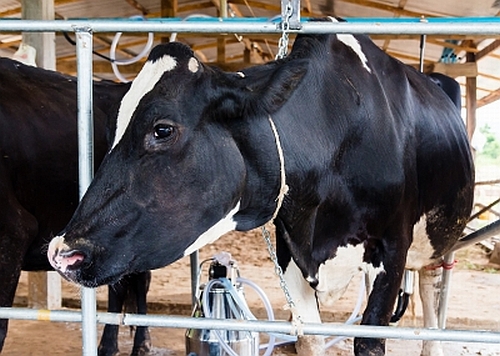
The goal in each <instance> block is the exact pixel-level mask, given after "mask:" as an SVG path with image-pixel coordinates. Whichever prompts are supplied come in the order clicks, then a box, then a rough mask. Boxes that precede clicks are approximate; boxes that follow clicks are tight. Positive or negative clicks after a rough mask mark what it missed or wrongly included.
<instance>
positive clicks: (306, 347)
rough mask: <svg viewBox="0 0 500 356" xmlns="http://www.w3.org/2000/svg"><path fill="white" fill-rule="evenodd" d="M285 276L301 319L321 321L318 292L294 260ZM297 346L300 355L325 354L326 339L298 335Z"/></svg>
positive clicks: (307, 321) (309, 321)
mask: <svg viewBox="0 0 500 356" xmlns="http://www.w3.org/2000/svg"><path fill="white" fill-rule="evenodd" d="M284 278H285V281H286V283H287V285H288V288H289V291H290V295H291V297H292V299H293V302H294V304H295V307H296V312H297V314H298V316H300V319H301V320H302V321H303V322H305V323H321V318H320V315H319V309H318V303H317V300H316V292H315V290H314V289H313V288H312V287H311V286H310V285H309V283H308V282H307V281H306V280H305V279H304V277H303V276H302V273H301V271H300V269H299V268H298V267H297V265H296V264H295V262H294V261H293V260H292V261H290V263H289V264H288V267H287V268H286V271H285V273H284ZM295 348H296V351H297V354H298V355H299V356H319V355H323V354H324V348H325V341H324V338H323V337H322V336H319V335H303V336H299V337H298V340H297V343H296V344H295Z"/></svg>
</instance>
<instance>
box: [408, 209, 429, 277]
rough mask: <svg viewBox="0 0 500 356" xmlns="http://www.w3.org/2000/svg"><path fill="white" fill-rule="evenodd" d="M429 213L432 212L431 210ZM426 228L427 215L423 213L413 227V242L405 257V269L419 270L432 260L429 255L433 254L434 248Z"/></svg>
mask: <svg viewBox="0 0 500 356" xmlns="http://www.w3.org/2000/svg"><path fill="white" fill-rule="evenodd" d="M429 214H432V211H430V212H429ZM426 228H427V215H426V214H424V215H422V216H421V217H420V220H419V221H418V222H417V223H416V224H415V226H414V227H413V242H412V243H411V246H410V248H409V250H408V255H407V257H406V269H411V270H420V269H421V268H422V267H424V266H428V265H430V264H431V263H432V262H433V260H432V259H431V258H430V257H431V256H432V255H433V254H434V248H433V247H432V245H431V240H430V239H429V236H428V235H427V231H426Z"/></svg>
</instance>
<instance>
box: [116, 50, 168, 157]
mask: <svg viewBox="0 0 500 356" xmlns="http://www.w3.org/2000/svg"><path fill="white" fill-rule="evenodd" d="M176 65H177V61H176V60H175V58H173V57H172V56H168V55H165V56H163V57H161V58H158V59H157V60H156V61H154V62H151V61H147V62H146V63H144V66H143V67H142V69H141V71H140V72H139V74H138V75H137V77H136V78H135V79H134V81H133V82H132V85H131V86H130V89H129V91H128V92H127V93H126V94H125V96H124V97H123V99H122V101H121V104H120V109H119V110H118V118H117V120H116V132H115V139H114V141H113V146H112V147H111V150H113V148H115V146H116V145H117V144H118V142H120V140H121V138H122V137H123V134H124V133H125V130H126V129H127V127H128V125H129V123H130V120H131V119H132V114H133V113H134V111H135V109H136V108H137V105H139V101H140V100H141V99H142V97H143V96H144V95H146V94H147V93H149V92H150V91H151V90H152V89H153V88H154V86H155V85H156V83H158V81H159V80H160V78H161V76H162V75H163V74H164V73H165V72H168V71H171V70H172V69H174V68H175V66H176Z"/></svg>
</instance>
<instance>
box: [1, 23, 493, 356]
mask: <svg viewBox="0 0 500 356" xmlns="http://www.w3.org/2000/svg"><path fill="white" fill-rule="evenodd" d="M59 31H64V32H75V34H76V47H77V63H78V64H77V68H78V147H79V166H80V167H81V169H80V195H83V193H84V192H85V190H86V189H87V187H88V185H89V184H90V180H91V178H92V174H93V172H92V168H91V167H93V164H92V163H93V161H92V156H93V153H92V152H93V137H92V129H91V128H92V116H93V115H92V52H91V49H92V39H93V33H96V32H179V33H180V32H184V33H186V32H191V33H205V34H207V33H238V34H242V33H254V34H257V33H266V34H280V33H281V29H280V28H279V24H278V23H275V22H270V21H268V19H245V20H242V19H224V20H222V19H215V20H207V19H191V20H190V21H182V20H181V19H154V20H149V21H140V22H139V21H133V20H122V19H116V20H109V19H107V20H91V19H89V20H81V19H79V20H53V21H43V20H15V19H2V20H0V32H59ZM290 32H292V33H311V34H312V33H317V34H326V33H351V34H359V33H364V34H415V35H420V34H428V35H432V34H444V35H446V34H450V35H451V34H454V35H491V36H495V37H497V36H500V18H497V17H495V18H448V19H426V20H425V21H422V19H392V18H391V19H389V18H388V19H373V18H371V19H350V22H340V23H335V22H331V23H330V22H321V23H318V22H304V23H301V24H300V29H297V30H290ZM82 290H83V291H82V311H81V312H70V311H46V310H32V309H19V308H0V318H2V319H6V318H10V319H29V320H49V321H68V322H82V334H83V335H82V336H83V355H84V356H90V355H96V354H97V345H96V341H97V337H96V332H97V331H96V330H97V328H96V324H97V323H98V322H99V323H108V324H116V325H144V326H145V325H149V326H159V327H172V328H212V329H227V330H251V331H262V332H267V331H272V332H281V333H290V332H292V331H293V326H292V325H291V323H289V322H277V321H275V322H259V321H248V322H241V321H239V322H238V323H235V322H234V321H230V320H213V319H210V320H207V319H196V318H185V317H167V316H144V315H132V314H125V315H123V314H111V313H97V311H96V301H95V291H94V290H93V289H88V288H82ZM303 331H304V333H305V334H325V335H332V334H334V335H339V336H363V337H377V338H401V339H418V340H442V341H460V342H468V341H469V342H487V343H500V333H498V332H486V331H461V330H429V329H411V328H391V327H380V326H364V325H353V326H348V325H343V324H342V325H336V324H305V325H304V328H303Z"/></svg>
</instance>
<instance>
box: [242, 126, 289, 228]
mask: <svg viewBox="0 0 500 356" xmlns="http://www.w3.org/2000/svg"><path fill="white" fill-rule="evenodd" d="M256 120H257V119H256ZM247 124H248V123H247ZM241 132H245V134H244V135H242V134H241ZM234 135H235V139H236V141H237V142H238V145H239V146H240V149H241V152H242V154H243V156H244V158H245V162H246V165H247V185H246V188H245V191H244V192H243V196H242V208H241V210H240V211H239V212H238V213H237V215H236V216H235V219H236V221H237V227H236V229H237V230H242V231H246V230H250V229H254V228H256V227H259V226H262V225H264V224H266V223H267V222H269V221H272V220H274V219H275V218H276V216H277V215H278V212H279V210H280V208H281V206H282V204H283V201H284V198H285V195H286V194H287V191H288V186H287V184H286V171H285V168H286V167H285V163H286V162H285V154H284V152H283V147H282V144H281V140H280V135H279V130H278V128H277V127H276V125H275V123H274V120H273V118H272V117H271V116H268V117H267V119H264V118H263V119H261V120H258V122H255V121H253V122H252V123H250V124H249V126H248V127H247V128H246V130H241V127H238V128H236V130H235V131H234Z"/></svg>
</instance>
